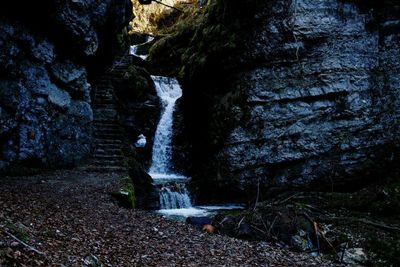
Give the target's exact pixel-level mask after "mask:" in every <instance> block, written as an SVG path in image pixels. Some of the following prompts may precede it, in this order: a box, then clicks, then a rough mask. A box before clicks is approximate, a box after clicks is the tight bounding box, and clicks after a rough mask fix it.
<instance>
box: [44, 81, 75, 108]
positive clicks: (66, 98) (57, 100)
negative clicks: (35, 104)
mask: <svg viewBox="0 0 400 267" xmlns="http://www.w3.org/2000/svg"><path fill="white" fill-rule="evenodd" d="M48 99H49V102H50V103H52V104H54V105H56V106H57V107H60V108H62V109H66V108H68V107H69V104H70V103H71V97H70V95H69V94H68V93H67V92H65V91H62V90H60V89H58V88H57V87H55V86H52V87H51V89H50V92H49V98H48Z"/></svg>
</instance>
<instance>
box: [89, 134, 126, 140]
mask: <svg viewBox="0 0 400 267" xmlns="http://www.w3.org/2000/svg"><path fill="white" fill-rule="evenodd" d="M94 137H95V138H96V139H97V140H99V141H100V140H120V141H121V140H122V138H123V137H124V136H123V134H116V133H110V134H109V133H104V134H94Z"/></svg>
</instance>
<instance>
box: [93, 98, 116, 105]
mask: <svg viewBox="0 0 400 267" xmlns="http://www.w3.org/2000/svg"><path fill="white" fill-rule="evenodd" d="M97 104H115V101H114V100H101V99H95V100H94V103H93V105H97Z"/></svg>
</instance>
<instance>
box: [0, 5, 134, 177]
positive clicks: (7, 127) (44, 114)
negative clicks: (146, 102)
mask: <svg viewBox="0 0 400 267" xmlns="http://www.w3.org/2000/svg"><path fill="white" fill-rule="evenodd" d="M0 10H1V11H0V15H1V16H0V51H1V56H0V125H1V128H0V147H1V150H0V151H1V154H0V170H2V171H4V170H6V169H8V167H10V165H13V164H21V163H22V164H27V165H34V166H35V167H37V166H42V167H66V166H73V165H75V164H77V163H78V162H80V163H82V162H81V160H82V159H84V158H85V157H86V156H87V155H88V154H89V152H90V148H91V142H92V141H91V131H92V130H91V121H92V120H93V112H92V108H91V105H90V95H91V85H90V83H89V82H88V66H89V65H91V64H92V63H95V62H97V63H98V62H99V60H98V59H99V56H100V55H102V57H104V55H105V53H109V54H111V53H112V51H113V50H112V49H111V48H113V47H114V48H115V44H112V43H111V41H110V40H114V39H116V38H117V36H116V35H117V33H118V32H120V31H121V30H122V29H123V28H124V27H125V25H126V24H127V23H128V22H129V20H130V19H131V10H132V7H131V3H130V2H129V1H128V0H127V1H114V0H108V1H96V0H92V1H79V0H77V1H58V0H49V1H41V2H40V3H36V2H35V3H33V2H30V3H26V4H24V7H21V6H20V4H18V3H15V2H13V3H11V1H5V2H4V3H2V4H0ZM108 34H109V37H107V38H106V36H107V35H108ZM105 51H109V52H105ZM109 56H111V55H109ZM89 70H90V69H89Z"/></svg>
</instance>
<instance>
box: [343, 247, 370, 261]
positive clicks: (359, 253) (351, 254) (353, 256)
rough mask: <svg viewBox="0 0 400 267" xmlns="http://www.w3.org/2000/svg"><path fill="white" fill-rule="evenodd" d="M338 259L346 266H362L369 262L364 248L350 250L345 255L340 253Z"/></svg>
mask: <svg viewBox="0 0 400 267" xmlns="http://www.w3.org/2000/svg"><path fill="white" fill-rule="evenodd" d="M338 257H339V258H340V259H342V261H343V263H345V264H352V265H355V264H361V265H364V264H366V263H367V261H368V257H367V255H366V253H365V252H364V250H363V249H362V248H349V249H346V251H345V252H344V253H338Z"/></svg>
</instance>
